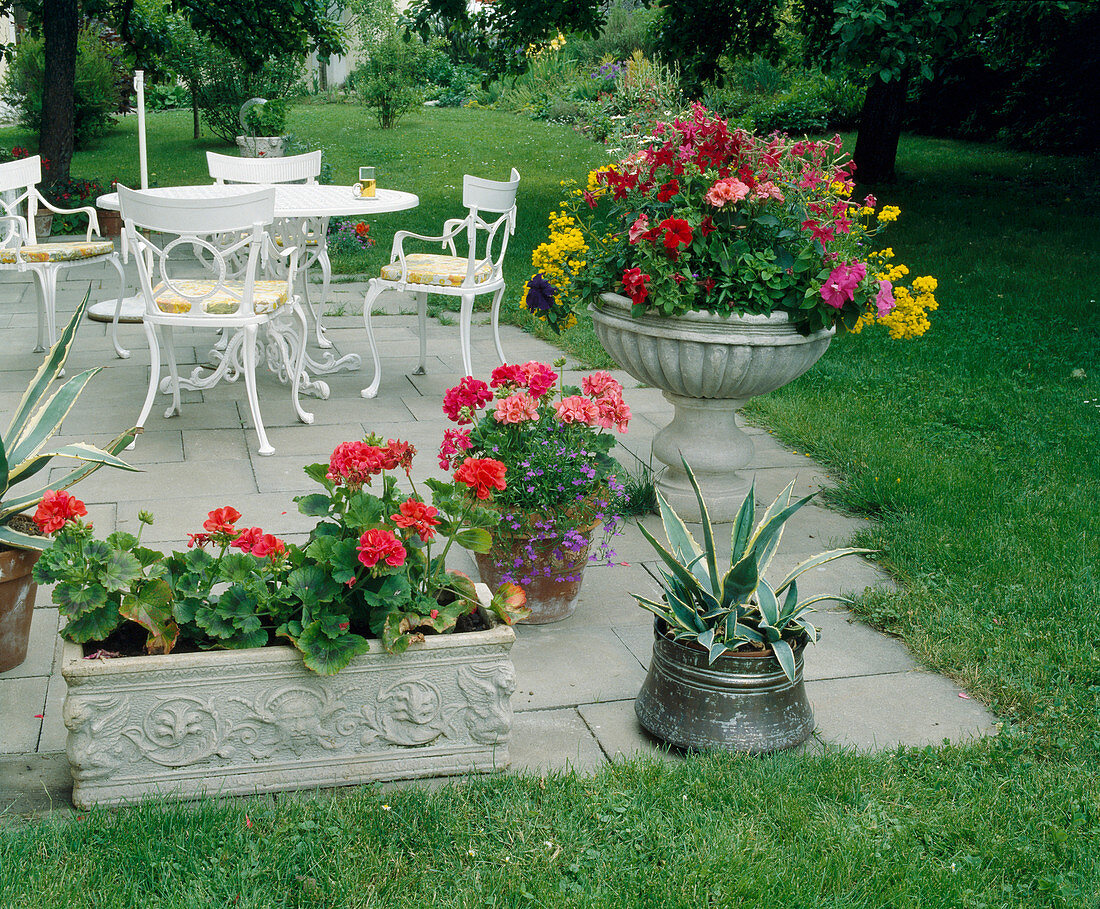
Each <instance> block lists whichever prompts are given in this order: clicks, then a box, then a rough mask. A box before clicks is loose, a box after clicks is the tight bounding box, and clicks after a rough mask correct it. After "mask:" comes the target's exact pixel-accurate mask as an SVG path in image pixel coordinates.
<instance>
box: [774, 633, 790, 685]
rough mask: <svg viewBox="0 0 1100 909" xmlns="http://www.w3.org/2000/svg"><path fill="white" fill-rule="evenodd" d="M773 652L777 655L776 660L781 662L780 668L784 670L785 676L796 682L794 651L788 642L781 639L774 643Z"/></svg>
mask: <svg viewBox="0 0 1100 909" xmlns="http://www.w3.org/2000/svg"><path fill="white" fill-rule="evenodd" d="M771 644H772V652H773V653H774V654H775V658H776V659H777V660H778V661H779V667H780V668H781V669H782V670H783V675H785V676H786V677H787V678H788V679H790V680H791V681H792V682H793V681H794V673H795V666H794V651H793V650H792V649H791V645H790V644H788V643H787V642H786V641H784V640H782V639H780V640H778V641H772V642H771Z"/></svg>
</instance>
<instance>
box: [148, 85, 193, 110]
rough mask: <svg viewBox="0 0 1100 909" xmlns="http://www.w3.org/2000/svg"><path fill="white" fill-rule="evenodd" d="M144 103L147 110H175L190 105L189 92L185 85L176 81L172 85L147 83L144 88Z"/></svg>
mask: <svg viewBox="0 0 1100 909" xmlns="http://www.w3.org/2000/svg"><path fill="white" fill-rule="evenodd" d="M145 103H146V105H148V107H149V110H175V109H176V108H180V107H190V106H191V92H189V91H188V90H187V86H186V85H180V84H179V83H178V82H177V83H173V84H172V85H148V86H146V88H145Z"/></svg>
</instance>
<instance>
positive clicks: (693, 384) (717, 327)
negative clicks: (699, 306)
mask: <svg viewBox="0 0 1100 909" xmlns="http://www.w3.org/2000/svg"><path fill="white" fill-rule="evenodd" d="M630 307H631V304H630V300H629V298H627V297H624V296H621V295H619V294H612V293H607V294H603V295H602V296H601V297H600V300H599V302H597V303H595V304H593V305H592V306H590V307H589V311H590V312H591V314H592V321H593V323H594V324H595V329H596V336H597V337H598V338H599V341H600V343H601V344H602V345H603V348H604V350H606V351H607V352H608V354H609V355H610V356H611V357H612V358H613V359H614V360H615V361H616V362H617V363H618V364H619V365H620V366H621V367H622V368H623V369H625V370H626V371H627V372H628V373H630V374H631V375H632V376H634V378H636V379H637V380H638V381H640V382H644V383H645V384H647V385H653V386H655V387H657V388H660V389H661V391H662V392H663V393H664V396H665V398H666V399H667V400H668V401H669V402H670V403H671V404H672V405H673V407H674V408H675V415H674V416H673V418H672V422H671V423H669V425H668V426H666V427H664V428H663V429H662V430H661V431H660V432H659V433H658V434H657V436H656V437H655V438H654V440H653V456H654V457H655V458H656V459H657V460H658V461H660V462H661V463H662V464H664V465H665V466H666V467H667V470H666V471H665V472H663V473H662V475H661V476H660V477H659V478H658V481H657V485H658V487H659V488H660V490H661V493H662V494H663V495H664V497H665V498H666V499H667V500H668V502H669V504H670V505H672V507H673V508H674V509H675V510H676V511H677V512H678V513H680V514H685V513H692V512H694V513H695V514H696V515H697V514H698V505H697V501H696V498H695V494H694V492H693V491H692V489H691V486H690V484H689V483H688V479H687V474H686V473H684V469H683V465H682V464H681V461H680V458H681V456H682V457H683V458H684V459H686V460H687V462H688V464H689V465H690V466H691V467H692V469H693V470H694V472H695V476H696V478H697V479H698V480H699V483H700V486H701V487H702V489H703V493H704V496H705V498H706V502H707V508H708V509H709V510H710V516H711V519H712V520H714V521H718V522H726V521H732V520H733V518H734V517H735V515H736V511H737V508H738V506H739V505H740V504H741V502H742V500H743V499H744V498H745V495H746V493H747V492H748V490H749V485H750V480H749V478H748V477H746V476H744V474H743V473H742V471H743V470H744V468H745V467H747V466H748V464H749V462H750V461H751V459H752V450H753V449H752V440H751V439H750V438H749V437H748V436H747V435H746V434H745V433H744V432H742V431H741V429H740V428H739V427H738V426H737V421H736V414H737V410H738V409H739V408H740V407H742V406H743V405H744V404H745V402H746V401H748V400H749V399H750V398H752V397H754V396H756V395H761V394H765V393H766V392H769V391H774V390H775V389H777V388H780V387H782V386H783V385H786V384H787V383H788V382H790V381H793V380H794V379H797V378H798V377H799V376H800V375H802V373H804V372H805V371H806V370H808V369H809V368H810V367H811V366H813V365H814V363H816V362H817V360H818V359H819V358H820V357H821V355H822V354H823V353H825V350H826V349H827V348H828V346H829V342H830V341H831V340H832V337H833V333H834V330H833V329H831V328H830V329H826V330H824V331H819V332H817V333H815V334H811V335H808V336H807V335H801V334H799V333H798V331H797V330H796V329H795V328H794V326H793V325H792V324H791V323H790V320H789V319H788V317H787V315H786V313H773V314H772V315H770V316H755V315H748V316H716V315H713V314H711V313H705V312H692V313H687V314H685V315H682V316H674V317H670V316H658V315H644V316H642V317H641V318H637V319H635V318H633V317H632V316H631V315H630Z"/></svg>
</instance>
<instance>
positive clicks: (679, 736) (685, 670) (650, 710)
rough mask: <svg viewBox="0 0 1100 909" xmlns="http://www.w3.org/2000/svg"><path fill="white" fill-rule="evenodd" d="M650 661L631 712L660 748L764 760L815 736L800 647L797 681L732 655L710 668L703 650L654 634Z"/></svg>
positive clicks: (767, 660) (754, 657) (760, 658)
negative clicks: (768, 754) (748, 755)
mask: <svg viewBox="0 0 1100 909" xmlns="http://www.w3.org/2000/svg"><path fill="white" fill-rule="evenodd" d="M653 636H654V639H653V659H652V660H651V661H650V664H649V674H648V675H647V676H646V680H645V682H644V683H643V685H642V690H641V692H640V693H639V695H638V699H637V700H636V701H635V702H634V712H635V713H637V715H638V720H639V721H640V722H641V724H642V726H643V727H644V728H645V729H646V730H648V731H649V732H651V733H652V734H653V735H655V736H656V737H657V738H659V739H661V740H662V741H665V742H668V743H669V744H671V745H675V746H677V747H678V748H687V749H691V750H693V751H703V750H723V751H743V752H749V753H751V754H760V753H763V752H767V751H781V750H782V749H784V748H793V747H794V746H795V745H799V744H801V743H802V742H804V741H806V739H808V738H809V737H810V733H812V732H813V729H814V714H813V709H812V708H811V707H810V701H809V698H807V697H806V687H805V684H804V683H803V680H802V651H803V649H804V647H801V646H800V647H797V648H795V668H796V672H795V680H794V681H793V682H792V681H790V680H789V679H788V678H787V677H786V676H785V675H784V674H783V670H782V669H781V668H780V666H779V663H778V661H777V660H776V659H775V657H774V656H772V655H771V653H770V651H769V652H768V653H767V654H764V655H759V654H748V653H727V654H723V655H722V656H720V657H719V658H718V659H717V660H715V661H714V662H713V663H708V662H707V652H706V651H705V650H704V649H703V648H702V647H698V646H690V645H688V644H682V643H679V642H677V641H673V640H672V639H670V638H668V637H666V636H665V635H664V633H663V625H662V623H661V622H660V620H657V621H656V622H655V623H654V627H653Z"/></svg>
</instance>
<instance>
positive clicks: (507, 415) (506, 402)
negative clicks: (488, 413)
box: [493, 391, 539, 424]
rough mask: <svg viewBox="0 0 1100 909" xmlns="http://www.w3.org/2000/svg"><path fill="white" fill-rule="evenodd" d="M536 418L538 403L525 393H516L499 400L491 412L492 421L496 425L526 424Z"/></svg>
mask: <svg viewBox="0 0 1100 909" xmlns="http://www.w3.org/2000/svg"><path fill="white" fill-rule="evenodd" d="M538 418H539V405H538V402H537V401H536V400H535V399H534V398H532V397H531V396H530V395H529V394H527V392H525V391H517V392H516V393H515V394H514V395H509V396H508V397H506V398H501V399H500V400H499V401H497V406H496V410H494V411H493V419H494V420H496V421H497V422H498V423H509V424H516V423H527V422H530V421H533V420H537V419H538Z"/></svg>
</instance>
